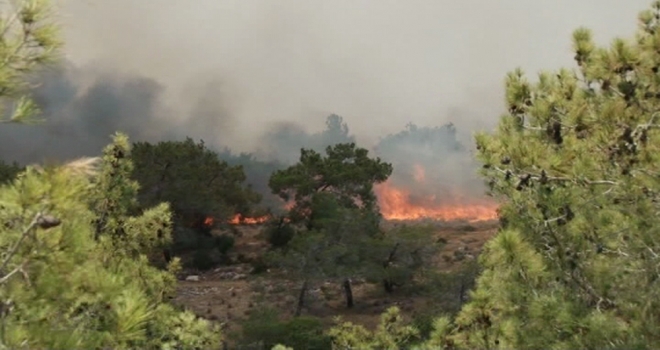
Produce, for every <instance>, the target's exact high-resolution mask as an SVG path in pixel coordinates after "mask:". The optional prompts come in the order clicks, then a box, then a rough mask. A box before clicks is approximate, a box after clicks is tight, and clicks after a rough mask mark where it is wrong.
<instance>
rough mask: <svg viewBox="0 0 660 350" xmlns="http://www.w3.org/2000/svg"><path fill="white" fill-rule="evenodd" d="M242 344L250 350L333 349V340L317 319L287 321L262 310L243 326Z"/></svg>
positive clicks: (270, 310) (275, 314)
mask: <svg viewBox="0 0 660 350" xmlns="http://www.w3.org/2000/svg"><path fill="white" fill-rule="evenodd" d="M241 326H242V329H243V333H242V339H241V343H243V344H245V345H246V347H249V348H250V349H272V348H274V347H276V346H277V345H280V346H287V347H290V348H292V349H309V350H324V349H330V348H331V344H330V338H329V337H328V336H327V335H325V334H324V330H323V324H322V323H321V321H320V320H318V319H317V318H314V317H296V318H293V319H290V320H288V321H281V320H280V319H279V318H278V311H276V310H272V309H262V310H260V311H257V312H254V313H252V314H250V316H249V317H248V319H246V320H245V321H243V322H242V324H241Z"/></svg>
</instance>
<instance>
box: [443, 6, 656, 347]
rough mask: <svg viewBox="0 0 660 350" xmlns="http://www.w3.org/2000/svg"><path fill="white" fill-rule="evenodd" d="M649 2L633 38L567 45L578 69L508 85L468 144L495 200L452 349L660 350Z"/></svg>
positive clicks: (584, 36)
mask: <svg viewBox="0 0 660 350" xmlns="http://www.w3.org/2000/svg"><path fill="white" fill-rule="evenodd" d="M658 18H660V2H658V1H655V2H654V3H653V6H652V8H651V9H650V10H649V11H645V12H643V13H642V14H641V15H640V30H639V31H638V34H637V36H636V37H635V39H634V40H623V39H616V40H614V41H613V43H612V45H611V46H610V47H604V48H600V47H597V46H596V45H595V44H594V42H593V41H592V39H591V33H590V32H589V31H588V30H587V29H579V30H577V31H575V33H574V35H573V39H574V50H575V53H576V55H575V59H576V61H577V64H578V66H579V69H577V70H575V71H571V70H567V69H562V70H560V71H558V72H556V73H554V74H550V73H541V74H540V75H539V78H538V82H535V83H532V82H530V81H528V80H527V79H526V78H525V77H524V76H523V74H522V72H521V71H520V70H517V71H515V72H512V73H510V74H509V76H508V78H507V83H506V101H507V105H508V108H509V112H508V113H507V114H506V115H504V116H503V117H502V118H501V121H500V124H499V127H498V129H497V132H496V133H495V134H491V135H488V134H479V135H477V137H476V140H477V144H478V149H479V159H480V160H481V161H482V162H483V163H484V164H485V167H484V170H483V174H484V176H485V177H486V178H487V179H488V181H489V183H490V186H491V192H492V193H493V194H494V195H495V196H497V197H499V198H502V199H503V200H504V205H503V206H502V208H501V216H502V221H503V223H504V227H503V229H502V230H501V231H500V232H499V233H498V234H497V236H496V237H495V238H494V239H492V241H490V242H489V243H488V244H487V246H486V247H485V250H484V252H483V255H482V256H481V263H482V265H483V268H484V272H483V273H482V275H481V276H480V277H479V280H478V284H477V289H476V290H475V291H474V293H473V295H472V300H471V302H470V303H469V304H468V305H466V306H465V307H464V308H463V310H462V312H461V313H460V315H459V316H458V318H457V320H456V323H457V326H458V329H459V331H458V332H457V334H456V335H455V336H454V337H453V340H454V342H455V343H456V344H457V345H459V346H461V347H464V348H508V349H510V348H516V349H532V348H541V347H542V348H571V349H577V348H592V349H594V348H598V349H621V348H638V349H639V348H656V347H658V345H659V344H660V332H658V329H660V328H659V327H660V314H659V313H658V312H657V311H656V310H658V309H659V307H660V304H659V302H660V298H659V297H660V294H659V293H660V288H658V281H660V279H659V278H658V277H660V270H659V269H658V266H660V265H659V262H660V255H658V252H660V240H659V239H658V237H660V231H659V227H658V225H657V219H656V217H657V213H658V211H659V210H660V205H659V204H658V203H660V201H659V200H658V199H659V197H658V194H659V193H660V180H659V179H660V177H659V176H658V171H657V164H658V161H659V160H660V158H659V157H660V152H659V151H660V136H659V135H658V133H657V129H658V126H659V125H658V122H657V121H658V112H657V111H658V108H659V107H660V103H659V102H658V101H659V100H658V96H660V94H659V92H660V80H658V75H657V72H658V67H659V62H660V50H659V49H660V26H659V24H660V22H659V21H658Z"/></svg>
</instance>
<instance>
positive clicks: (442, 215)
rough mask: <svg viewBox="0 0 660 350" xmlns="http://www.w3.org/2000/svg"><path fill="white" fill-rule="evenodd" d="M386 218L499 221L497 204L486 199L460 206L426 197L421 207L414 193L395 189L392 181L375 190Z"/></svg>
mask: <svg viewBox="0 0 660 350" xmlns="http://www.w3.org/2000/svg"><path fill="white" fill-rule="evenodd" d="M375 192H376V195H377V196H378V204H379V206H380V210H381V213H382V214H383V217H384V218H385V219H387V220H418V219H425V218H428V219H434V220H443V221H452V220H467V221H488V220H494V219H497V205H496V204H495V203H491V202H490V201H486V200H481V201H478V200H475V201H470V202H469V203H460V204H455V205H454V204H441V205H440V204H437V203H434V196H428V197H427V198H424V199H423V200H422V201H421V203H420V204H413V203H411V201H410V192H409V191H407V190H404V189H399V188H395V187H394V186H392V185H391V184H390V183H389V182H385V183H382V184H379V185H377V186H376V187H375Z"/></svg>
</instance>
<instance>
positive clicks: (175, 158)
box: [132, 138, 261, 226]
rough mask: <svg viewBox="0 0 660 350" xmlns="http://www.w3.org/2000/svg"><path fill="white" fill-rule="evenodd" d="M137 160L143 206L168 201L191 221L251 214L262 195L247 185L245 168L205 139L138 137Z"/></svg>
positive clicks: (136, 176)
mask: <svg viewBox="0 0 660 350" xmlns="http://www.w3.org/2000/svg"><path fill="white" fill-rule="evenodd" d="M132 159H133V163H134V164H135V169H134V171H133V178H134V179H135V180H136V181H138V183H139V184H140V192H139V199H140V203H141V205H143V206H146V207H149V206H153V205H156V204H157V203H161V202H168V203H170V205H171V206H172V210H174V213H175V215H176V217H177V219H178V220H179V221H183V224H185V225H188V226H190V225H195V224H196V225H199V224H200V223H202V222H203V221H204V219H205V218H206V217H213V218H216V219H217V220H218V221H220V222H223V221H227V220H229V219H230V218H231V217H232V216H234V215H235V214H237V213H238V214H245V215H248V216H249V214H250V211H251V210H252V209H253V206H254V205H255V204H257V203H259V201H260V199H261V197H260V195H259V194H258V193H256V192H254V191H253V190H252V189H251V188H250V187H249V186H246V185H245V184H244V182H245V179H246V177H245V173H244V172H243V167H242V166H240V165H238V166H230V165H229V164H227V162H225V161H222V160H220V158H219V157H218V154H217V153H215V152H213V151H211V150H209V149H208V148H207V147H206V145H205V144H204V142H203V141H200V142H198V143H195V142H194V141H193V140H192V139H191V138H187V139H186V140H185V141H163V142H159V143H157V144H150V143H147V142H136V143H135V144H134V145H133V153H132Z"/></svg>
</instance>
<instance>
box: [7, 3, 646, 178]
mask: <svg viewBox="0 0 660 350" xmlns="http://www.w3.org/2000/svg"><path fill="white" fill-rule="evenodd" d="M56 1H57V4H58V10H59V13H61V18H60V19H61V22H62V24H63V25H64V34H65V38H64V39H65V41H66V43H67V47H66V49H65V54H66V57H67V63H66V65H64V66H63V67H60V68H59V69H56V70H54V71H51V72H50V73H48V75H46V76H42V77H40V81H41V82H43V85H42V86H41V87H40V88H39V89H38V90H37V91H36V92H35V93H36V95H37V97H38V99H39V101H40V102H42V105H43V107H44V109H45V112H46V117H47V118H48V120H49V121H48V123H47V124H45V125H42V126H36V127H24V126H12V125H9V126H3V127H2V128H0V158H2V159H5V160H17V161H20V162H28V161H29V162H32V161H42V160H44V159H48V158H71V157H75V156H79V155H91V154H97V153H98V152H99V151H100V149H101V147H103V146H104V145H105V144H107V143H108V141H109V135H110V134H111V133H113V132H114V131H117V130H121V131H125V132H127V133H128V134H129V135H130V136H131V137H132V138H133V140H146V141H157V140H163V139H183V138H184V137H185V136H190V137H192V138H194V139H204V140H205V142H206V143H207V144H208V145H210V146H212V147H214V148H216V149H221V148H222V147H225V146H228V147H230V148H231V150H232V152H234V153H235V152H237V151H240V152H242V151H245V152H255V154H257V155H259V156H262V157H265V158H267V159H271V160H273V159H274V160H279V161H281V162H282V163H290V162H292V161H295V159H296V158H297V157H298V151H299V148H300V147H315V148H316V147H320V146H322V144H324V143H332V142H335V141H346V140H356V141H357V142H358V144H360V145H363V146H365V147H371V146H378V147H377V148H378V149H380V150H379V152H384V153H382V154H380V153H379V155H382V156H383V157H384V158H386V159H387V160H388V161H392V162H393V163H394V164H395V168H397V169H399V170H395V175H396V176H395V179H396V178H400V181H404V180H405V179H407V178H409V176H413V175H414V174H412V173H411V170H403V169H412V167H414V164H417V163H421V164H422V165H424V166H425V167H426V176H427V181H428V182H430V184H429V186H435V187H438V188H440V187H446V186H458V187H463V188H465V189H466V190H468V189H470V190H471V189H474V188H478V187H474V186H473V185H474V183H475V182H474V180H472V179H474V176H473V173H474V165H473V164H471V161H470V159H469V153H470V152H469V148H470V147H471V146H472V142H471V140H470V138H471V134H472V132H473V131H474V130H478V129H489V128H491V127H492V126H494V125H495V123H496V120H497V117H498V116H499V115H500V113H501V111H502V107H503V104H502V102H503V89H502V87H503V86H502V83H503V79H504V76H505V74H506V72H507V71H510V70H512V69H513V68H515V67H517V66H521V67H522V68H523V69H524V70H526V71H527V72H529V73H531V75H533V74H534V72H536V71H538V70H541V69H555V68H558V67H561V66H569V65H572V64H573V62H572V56H573V55H572V54H571V51H570V47H571V42H570V34H571V32H572V31H573V30H574V29H575V28H577V27H579V26H583V25H584V26H587V27H589V28H592V29H593V30H594V32H595V33H596V38H597V40H598V41H599V42H600V43H607V42H609V41H610V40H611V38H612V37H613V36H630V35H632V33H633V30H634V29H635V19H636V16H637V13H638V12H639V11H640V10H642V9H644V8H646V7H647V6H648V5H649V4H650V0H628V1H615V0H601V1H591V0H572V1H568V0H558V1H552V2H548V1H544V2H541V1H528V0H502V1H493V2H489V1H477V0H465V1H454V0H412V1H369V0H365V1H359V2H355V1H348V0H338V1H331V2H329V1H309V0H287V1H271V0H254V1H244V0H224V1H216V0H196V1H194V2H190V1H176V0H162V1H157V2H154V1H152V0H112V1H110V0H86V1H73V0H56ZM333 113H336V114H337V115H340V116H342V117H343V118H344V121H345V122H346V123H347V124H348V125H349V126H350V134H349V133H347V132H343V131H342V130H335V131H333V132H329V133H328V132H327V130H326V131H323V130H324V125H323V122H324V121H325V118H326V117H327V116H328V115H331V114H333ZM409 122H412V123H413V124H414V125H417V126H418V130H417V131H411V129H405V125H407V123H409ZM448 122H452V123H454V124H455V126H456V130H457V132H456V134H451V135H450V134H447V133H446V131H438V130H436V129H434V128H435V127H440V126H442V125H445V124H446V123H448ZM340 124H341V123H340ZM425 128H426V129H425ZM424 130H426V131H424ZM433 130H435V131H433ZM336 131H338V132H336ZM405 133H408V134H407V135H408V136H405V135H404V134H405ZM424 133H428V134H429V135H435V136H433V137H439V139H438V140H435V141H429V142H430V143H429V142H426V141H425V142H426V143H424V142H421V143H420V142H418V141H415V140H416V137H417V136H420V137H421V136H422V135H423V134H424ZM324 135H325V136H324ZM329 135H338V137H337V138H333V137H334V136H333V137H330V136H329ZM384 135H391V136H384ZM397 135H399V136H397ZM402 135H403V136H402ZM404 136H405V137H404ZM397 137H398V138H397ZM429 137H430V136H429ZM454 138H455V139H454ZM394 140H399V141H397V142H394ZM456 140H458V141H459V142H460V143H461V144H462V145H463V146H464V147H466V148H467V150H463V151H460V152H454V151H449V150H451V149H452V147H453V146H452V145H453V144H454V143H455V141H456ZM394 144H396V147H394V146H392V145H394ZM387 145H389V146H387ZM388 147H389V148H388ZM416 147H418V148H416ZM387 149H389V151H386V150H387ZM387 152H389V153H387ZM388 158H389V159H388ZM413 163H414V164H413ZM397 164H399V166H398V167H397ZM406 174H408V175H406ZM465 179H470V180H465ZM435 187H434V188H435Z"/></svg>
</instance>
